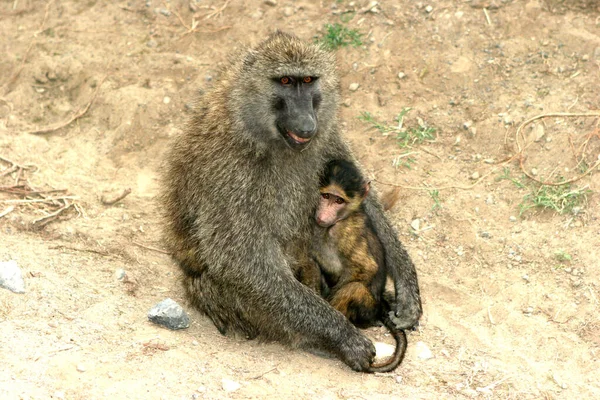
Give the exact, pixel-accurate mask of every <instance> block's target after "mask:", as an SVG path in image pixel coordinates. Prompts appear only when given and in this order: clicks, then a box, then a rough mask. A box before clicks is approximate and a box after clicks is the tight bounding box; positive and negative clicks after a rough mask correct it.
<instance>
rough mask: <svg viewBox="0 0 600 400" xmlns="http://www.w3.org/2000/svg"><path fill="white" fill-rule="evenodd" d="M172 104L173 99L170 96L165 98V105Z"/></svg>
mask: <svg viewBox="0 0 600 400" xmlns="http://www.w3.org/2000/svg"><path fill="white" fill-rule="evenodd" d="M170 102H171V98H170V97H169V96H165V97H164V98H163V103H165V104H169V103H170Z"/></svg>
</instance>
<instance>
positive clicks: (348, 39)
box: [317, 24, 362, 50]
mask: <svg viewBox="0 0 600 400" xmlns="http://www.w3.org/2000/svg"><path fill="white" fill-rule="evenodd" d="M361 36H362V33H360V32H359V31H358V30H356V29H349V28H348V27H346V26H344V25H341V24H326V25H325V34H324V35H323V37H322V38H319V39H317V42H318V43H321V44H322V45H323V46H325V47H327V48H328V49H331V50H335V49H338V48H340V47H346V46H349V45H350V46H353V47H357V46H360V45H361V44H362V40H361Z"/></svg>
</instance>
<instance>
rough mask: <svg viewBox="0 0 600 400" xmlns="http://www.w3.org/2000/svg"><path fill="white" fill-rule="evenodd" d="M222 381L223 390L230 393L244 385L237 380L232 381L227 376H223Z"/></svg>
mask: <svg viewBox="0 0 600 400" xmlns="http://www.w3.org/2000/svg"><path fill="white" fill-rule="evenodd" d="M221 382H222V384H223V390H224V391H226V392H228V393H231V392H235V391H236V390H238V389H239V388H241V387H242V385H240V384H239V383H237V382H236V381H232V380H231V379H227V378H223V379H222V380H221Z"/></svg>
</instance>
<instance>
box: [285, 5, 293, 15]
mask: <svg viewBox="0 0 600 400" xmlns="http://www.w3.org/2000/svg"><path fill="white" fill-rule="evenodd" d="M283 15H285V16H286V17H291V16H292V15H294V9H293V8H292V7H285V8H284V9H283Z"/></svg>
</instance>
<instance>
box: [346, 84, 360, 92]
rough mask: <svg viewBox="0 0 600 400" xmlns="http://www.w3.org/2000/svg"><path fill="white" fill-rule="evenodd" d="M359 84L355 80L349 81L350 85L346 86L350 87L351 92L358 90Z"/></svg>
mask: <svg viewBox="0 0 600 400" xmlns="http://www.w3.org/2000/svg"><path fill="white" fill-rule="evenodd" d="M359 86H360V85H359V84H358V83H356V82H354V83H351V84H350V86H349V87H348V89H350V91H351V92H356V91H357V90H358V87H359Z"/></svg>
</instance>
